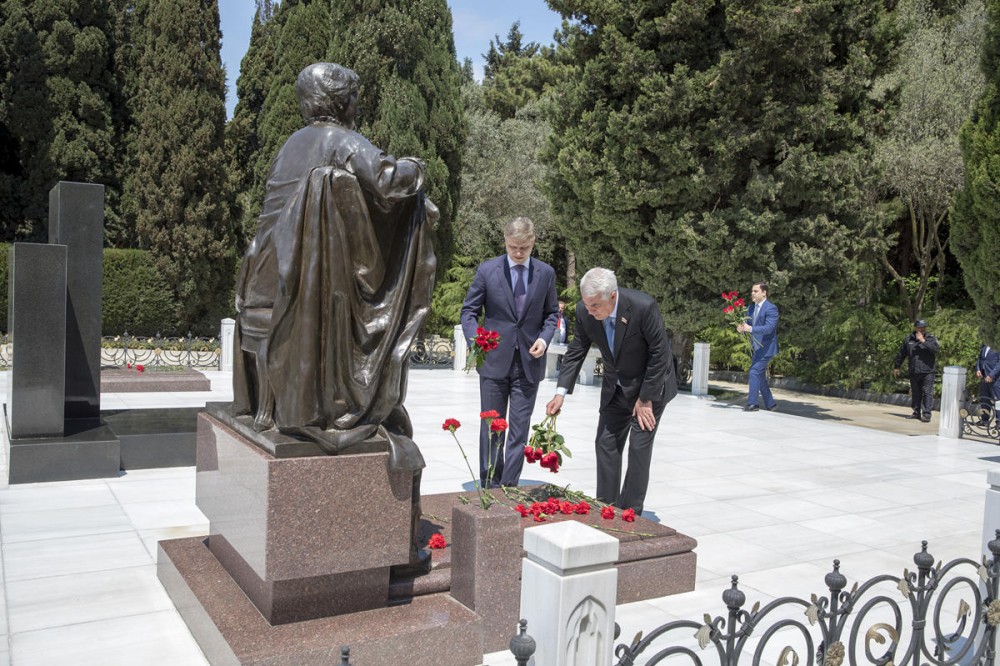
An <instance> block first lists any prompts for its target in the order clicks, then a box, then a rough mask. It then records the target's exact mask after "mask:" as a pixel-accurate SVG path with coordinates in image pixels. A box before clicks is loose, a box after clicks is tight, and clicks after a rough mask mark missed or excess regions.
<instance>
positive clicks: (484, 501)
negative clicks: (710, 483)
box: [450, 430, 493, 509]
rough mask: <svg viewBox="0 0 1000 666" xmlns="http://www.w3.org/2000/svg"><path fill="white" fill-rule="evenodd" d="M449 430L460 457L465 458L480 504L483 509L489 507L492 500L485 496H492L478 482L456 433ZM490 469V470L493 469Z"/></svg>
mask: <svg viewBox="0 0 1000 666" xmlns="http://www.w3.org/2000/svg"><path fill="white" fill-rule="evenodd" d="M450 432H451V436H452V437H453V438H454V439H455V443H456V444H458V450H459V451H461V452H462V457H463V458H464V459H465V466H466V467H468V468H469V474H470V475H471V476H472V483H473V484H475V486H476V492H477V493H479V503H480V505H482V507H483V508H484V509H488V508H490V504H492V502H490V501H489V500H488V499H487V497H489V498H490V499H492V498H493V496H492V495H490V494H489V493H487V492H485V491H484V490H483V486H482V484H481V483H479V480H478V477H477V476H476V473H475V472H473V471H472V463H470V462H469V456H467V455H465V449H464V448H462V442H460V441H458V435H456V434H455V431H454V430H451V431H450ZM490 471H491V472H492V471H493V470H490Z"/></svg>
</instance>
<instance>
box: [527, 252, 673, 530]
mask: <svg viewBox="0 0 1000 666" xmlns="http://www.w3.org/2000/svg"><path fill="white" fill-rule="evenodd" d="M580 296H581V299H580V302H579V303H578V304H577V306H576V328H575V334H574V337H573V340H572V341H570V343H569V349H567V350H566V355H565V356H564V357H563V364H562V370H560V371H559V383H558V386H557V388H556V395H555V397H553V398H552V400H550V401H549V403H548V405H546V411H547V412H548V413H549V414H558V413H559V411H560V410H561V409H562V406H563V400H564V399H565V396H566V394H567V393H572V391H573V386H574V385H575V384H576V378H577V375H579V374H580V368H581V367H582V365H583V361H584V359H585V358H586V357H587V352H588V351H589V350H590V346H591V345H597V348H598V349H600V350H601V358H602V359H603V362H604V380H603V384H602V386H601V408H600V418H599V419H598V422H597V439H596V441H595V449H596V455H597V499H599V500H601V501H602V502H607V503H608V504H614V505H615V506H618V507H620V508H622V509H634V510H635V512H636V513H642V507H643V503H644V502H645V500H646V488H647V487H648V486H649V465H650V462H651V461H652V458H653V439H654V438H655V437H656V429H657V428H658V427H659V425H660V417H661V416H663V408H664V407H666V405H667V403H668V402H670V401H671V400H673V399H674V396H676V395H677V375H676V373H675V369H674V355H673V353H672V352H671V350H670V341H669V340H668V339H667V336H666V332H665V331H664V327H663V318H662V317H661V316H660V308H659V307H657V305H656V301H654V300H653V299H652V297H651V296H649V295H648V294H645V293H643V292H641V291H636V290H634V289H619V288H618V279H617V278H616V277H615V274H614V273H613V272H612V271H610V270H608V269H607V268H592V269H590V270H589V271H587V273H586V274H585V275H584V276H583V279H581V280H580ZM626 439H627V440H628V469H627V470H626V472H625V481H624V483H622V480H621V479H622V454H623V452H624V450H625V441H626ZM619 486H620V487H619Z"/></svg>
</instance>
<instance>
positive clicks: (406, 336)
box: [234, 122, 435, 469]
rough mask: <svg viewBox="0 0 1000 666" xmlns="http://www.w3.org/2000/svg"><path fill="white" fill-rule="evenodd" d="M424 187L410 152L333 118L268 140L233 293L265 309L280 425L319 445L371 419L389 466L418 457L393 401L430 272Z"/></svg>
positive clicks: (361, 432) (239, 404) (242, 305)
mask: <svg viewBox="0 0 1000 666" xmlns="http://www.w3.org/2000/svg"><path fill="white" fill-rule="evenodd" d="M422 189H423V168H422V167H421V166H420V165H419V164H418V163H417V162H415V161H413V160H409V159H407V158H401V159H399V160H396V159H395V158H393V157H392V156H390V155H387V154H386V153H384V152H382V151H380V150H379V149H377V148H375V147H374V146H372V145H371V143H369V142H368V141H367V140H366V139H365V138H364V137H362V136H361V135H360V134H358V133H357V132H354V131H352V130H348V129H345V128H343V127H340V126H338V125H336V124H333V123H325V122H324V123H314V124H312V125H310V126H308V127H305V128H303V129H301V130H299V131H298V132H296V133H295V134H293V135H292V136H291V137H290V138H289V139H288V141H287V142H286V143H285V145H284V146H283V147H282V148H281V150H280V151H279V153H278V156H277V157H276V158H275V160H274V163H273V164H272V166H271V171H270V173H269V175H268V183H267V194H266V197H265V201H264V208H263V211H262V213H261V216H260V220H259V228H258V232H257V236H256V238H255V239H254V242H253V244H252V245H251V248H250V249H249V250H248V252H247V257H246V259H245V261H244V267H243V270H242V272H241V276H240V280H239V282H238V284H237V292H238V293H237V303H238V309H240V310H241V312H242V311H243V310H244V309H254V308H261V309H265V310H266V309H267V308H270V310H271V314H270V329H269V332H268V333H267V345H266V350H267V351H266V367H267V376H268V379H269V380H270V383H271V388H272V390H273V394H274V421H275V425H276V427H277V428H278V429H279V430H280V431H281V432H282V433H285V434H289V435H295V436H299V437H305V438H308V439H311V440H314V441H316V442H318V443H319V444H320V446H321V447H322V448H323V449H324V450H326V451H327V452H329V453H341V452H344V451H345V450H347V449H349V448H350V447H351V446H352V445H354V444H357V443H359V442H361V441H363V440H365V439H367V438H369V437H371V436H373V435H375V434H376V433H379V434H382V435H384V436H385V437H386V438H387V439H388V440H389V442H390V466H391V467H393V468H395V469H419V468H421V467H423V466H424V463H423V458H422V456H421V455H420V452H419V450H418V449H417V448H416V446H415V445H414V444H413V442H412V439H411V438H412V427H411V425H410V420H409V417H408V415H407V414H406V411H405V409H404V408H403V406H402V401H403V398H404V397H405V394H406V365H407V356H408V354H409V350H410V346H411V344H412V342H413V339H414V337H415V336H416V334H417V332H418V331H419V329H420V327H421V325H422V324H423V321H424V319H425V317H426V316H427V313H428V311H429V309H430V303H431V292H432V290H433V280H434V269H435V259H434V253H433V248H432V245H431V235H430V223H429V221H428V219H427V213H426V211H427V210H428V207H425V200H424V197H423V194H422ZM428 203H429V202H428ZM430 208H431V209H433V208H432V207H430ZM235 372H237V373H242V372H246V369H245V365H244V364H239V367H238V368H237V369H236V370H235ZM249 384H250V382H247V381H246V378H242V379H240V378H237V381H235V382H234V386H235V387H236V393H237V395H235V396H234V407H235V409H236V411H237V413H240V412H242V413H252V412H253V409H254V408H255V405H253V402H254V398H253V396H251V395H250V391H249V390H248V389H247V387H248V386H249Z"/></svg>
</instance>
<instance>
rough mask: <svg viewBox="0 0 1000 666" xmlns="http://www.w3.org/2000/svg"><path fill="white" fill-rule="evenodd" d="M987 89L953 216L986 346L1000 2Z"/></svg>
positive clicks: (969, 129) (998, 275) (990, 6)
mask: <svg viewBox="0 0 1000 666" xmlns="http://www.w3.org/2000/svg"><path fill="white" fill-rule="evenodd" d="M986 10H987V25H986V38H985V41H984V44H983V59H982V70H983V74H984V75H985V76H986V89H985V91H984V93H983V96H982V98H981V99H980V100H979V104H978V106H977V107H976V110H975V112H974V114H973V117H972V118H971V119H970V120H969V121H968V122H967V123H966V124H965V126H964V127H963V128H962V133H961V138H960V140H961V145H962V159H963V162H964V164H965V181H964V186H963V188H962V189H961V190H960V191H959V192H958V194H957V195H956V196H955V200H954V204H953V207H952V211H951V243H952V249H953V250H954V252H955V256H956V257H957V258H958V261H959V263H960V264H961V266H962V270H963V272H964V276H965V287H966V289H967V290H968V292H969V295H970V296H972V300H973V302H974V303H975V305H976V315H977V318H978V319H979V325H980V327H981V329H982V332H983V336H984V338H985V341H986V342H988V343H989V344H991V345H993V346H996V345H997V344H998V342H1000V289H997V285H1000V261H997V257H998V256H1000V0H987V1H986Z"/></svg>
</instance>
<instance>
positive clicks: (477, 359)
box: [465, 326, 500, 372]
mask: <svg viewBox="0 0 1000 666" xmlns="http://www.w3.org/2000/svg"><path fill="white" fill-rule="evenodd" d="M471 340H472V345H471V346H470V347H469V357H468V359H466V361H465V371H466V372H469V371H471V370H472V369H473V368H475V369H477V370H478V369H479V366H481V365H482V364H483V362H484V361H485V360H486V355H487V354H488V353H490V352H491V351H493V350H494V349H496V348H497V347H498V346H499V345H500V334H499V333H497V332H496V331H488V330H486V329H485V328H483V327H482V326H480V327H479V328H477V329H476V337H474V338H471Z"/></svg>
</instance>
